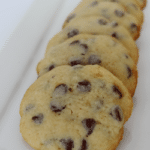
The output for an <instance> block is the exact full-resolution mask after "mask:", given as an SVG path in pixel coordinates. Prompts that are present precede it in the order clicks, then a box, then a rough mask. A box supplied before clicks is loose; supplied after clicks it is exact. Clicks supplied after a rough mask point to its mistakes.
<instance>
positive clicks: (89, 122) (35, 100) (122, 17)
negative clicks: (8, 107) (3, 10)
mask: <svg viewBox="0 0 150 150" xmlns="http://www.w3.org/2000/svg"><path fill="white" fill-rule="evenodd" d="M103 1H104V0H97V1H91V0H83V1H82V2H81V3H80V4H79V5H78V6H77V8H76V9H75V10H74V11H73V13H71V15H69V17H68V18H67V19H66V21H65V23H64V25H63V28H64V29H63V30H62V31H60V33H58V34H57V35H55V36H54V37H53V38H52V39H51V40H50V42H49V43H48V46H47V49H46V53H45V58H44V59H43V60H41V61H40V62H39V64H38V66H37V73H38V76H39V78H38V79H37V81H36V82H35V83H33V84H32V85H31V86H30V87H29V89H28V90H27V92H26V94H25V95H24V97H23V100H22V102H21V105H20V115H21V122H20V131H21V133H22V136H23V138H24V139H25V141H26V142H27V143H28V144H29V145H31V146H32V147H33V148H34V149H36V150H51V149H54V150H58V149H62V150H64V149H65V150H72V149H78V150H79V149H80V150H88V149H89V150H90V149H95V150H98V149H99V148H101V149H102V150H114V149H116V147H117V145H118V144H119V142H120V140H121V139H122V137H123V125H124V123H125V122H126V121H127V120H128V118H129V117H130V115H131V112H132V107H133V102H132V98H131V96H133V95H134V92H135V88H136V84H137V68H136V64H137V61H138V49H137V47H136V44H135V41H134V40H136V39H137V38H138V36H139V33H140V29H141V26H142V22H141V21H139V20H140V19H141V18H142V17H143V13H142V11H141V9H142V8H143V7H144V5H145V4H146V3H145V1H143V3H141V0H139V1H138V0H130V1H129V0H128V1H126V2H124V1H123V0H118V1H117V2H118V3H116V1H115V2H109V0H105V1H107V2H103ZM128 2H134V3H133V4H134V5H135V2H136V5H135V6H136V7H137V8H138V9H136V7H135V6H134V5H131V6H134V7H135V9H136V10H137V12H138V13H139V20H137V18H138V15H136V13H135V11H132V9H131V7H130V6H129V7H128V9H127V7H126V6H125V5H127V3H128ZM96 7H97V8H96ZM98 11H99V12H100V14H99V13H98ZM113 12H114V14H115V15H114V14H113ZM130 12H133V14H134V15H130ZM116 16H117V17H116ZM136 17H137V18H136ZM141 20H143V19H141ZM103 67H104V68H105V69H104V68H103ZM106 69H107V70H106ZM110 72H111V73H110ZM114 75H115V76H114ZM120 80H121V81H120ZM124 85H125V86H124Z"/></svg>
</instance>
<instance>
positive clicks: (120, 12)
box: [115, 10, 124, 17]
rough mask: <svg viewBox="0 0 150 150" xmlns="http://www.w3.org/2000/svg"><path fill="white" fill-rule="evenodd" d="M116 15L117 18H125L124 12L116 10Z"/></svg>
mask: <svg viewBox="0 0 150 150" xmlns="http://www.w3.org/2000/svg"><path fill="white" fill-rule="evenodd" d="M115 15H116V16H117V17H123V16H124V12H123V11H121V10H115Z"/></svg>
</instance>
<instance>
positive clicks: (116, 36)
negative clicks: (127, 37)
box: [111, 32, 119, 39]
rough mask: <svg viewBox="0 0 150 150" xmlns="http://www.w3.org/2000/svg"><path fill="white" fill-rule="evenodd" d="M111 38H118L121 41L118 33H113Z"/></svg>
mask: <svg viewBox="0 0 150 150" xmlns="http://www.w3.org/2000/svg"><path fill="white" fill-rule="evenodd" d="M111 36H112V37H114V38H116V39H119V36H118V34H117V32H113V33H112V34H111Z"/></svg>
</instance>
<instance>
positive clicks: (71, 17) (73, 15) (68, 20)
mask: <svg viewBox="0 0 150 150" xmlns="http://www.w3.org/2000/svg"><path fill="white" fill-rule="evenodd" d="M75 16H76V14H71V15H70V16H68V18H67V19H66V22H70V20H71V19H73V18H74V17H75Z"/></svg>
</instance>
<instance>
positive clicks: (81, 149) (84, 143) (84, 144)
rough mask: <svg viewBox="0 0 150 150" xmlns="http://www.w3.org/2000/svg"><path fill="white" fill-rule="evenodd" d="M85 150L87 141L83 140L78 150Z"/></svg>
mask: <svg viewBox="0 0 150 150" xmlns="http://www.w3.org/2000/svg"><path fill="white" fill-rule="evenodd" d="M87 149H88V144H87V141H86V140H85V139H83V140H82V145H81V148H80V149H79V150H87Z"/></svg>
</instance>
